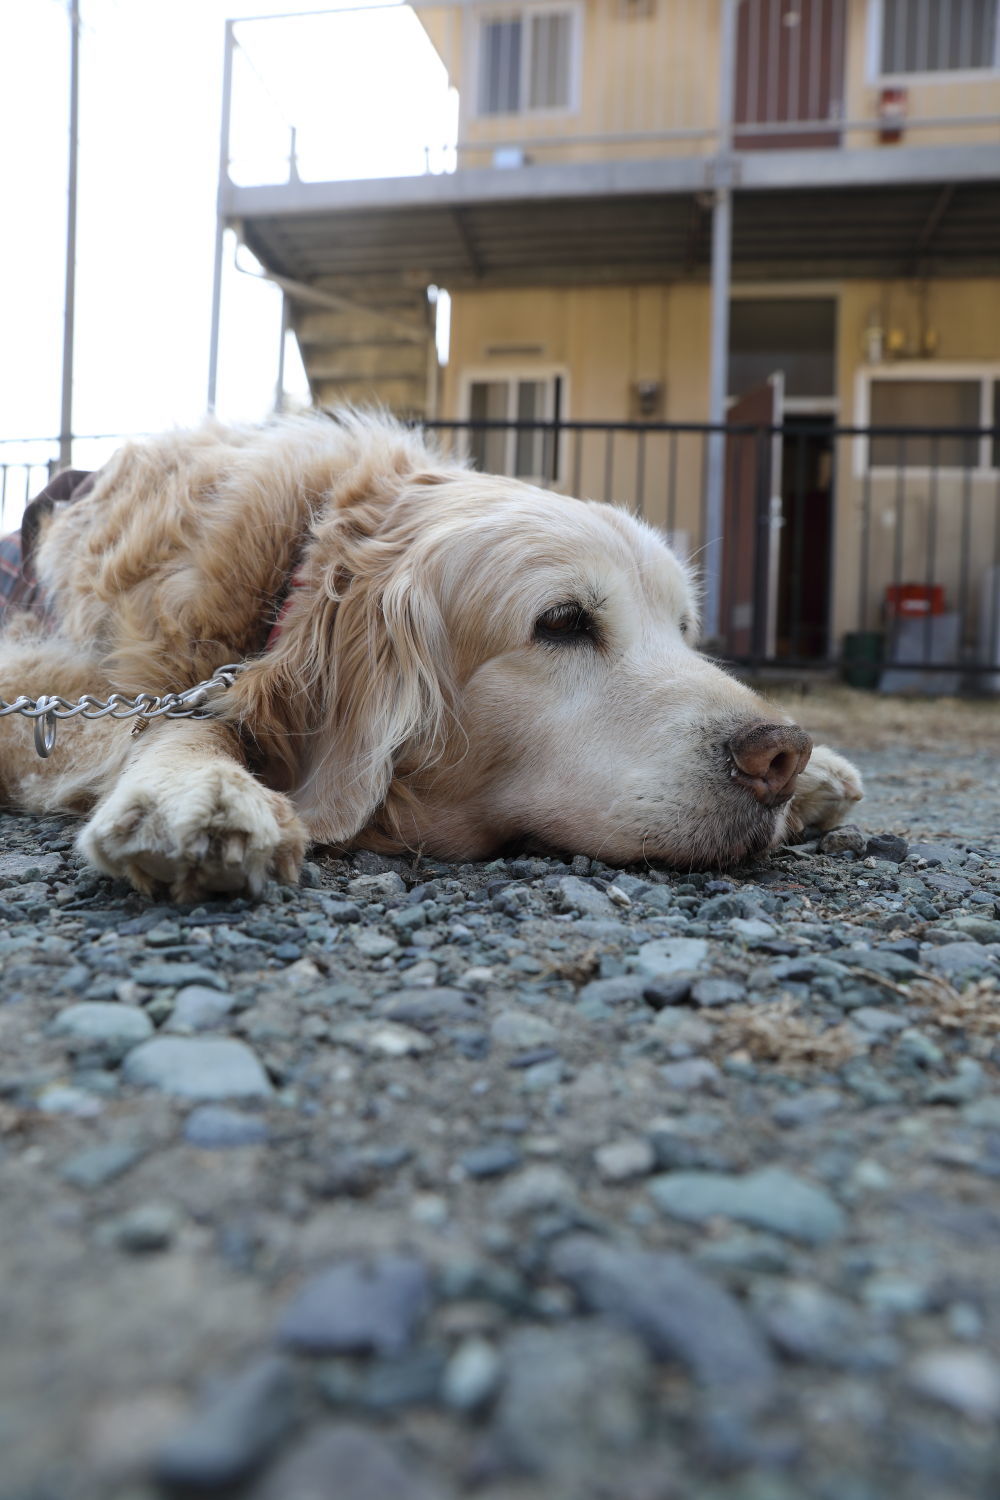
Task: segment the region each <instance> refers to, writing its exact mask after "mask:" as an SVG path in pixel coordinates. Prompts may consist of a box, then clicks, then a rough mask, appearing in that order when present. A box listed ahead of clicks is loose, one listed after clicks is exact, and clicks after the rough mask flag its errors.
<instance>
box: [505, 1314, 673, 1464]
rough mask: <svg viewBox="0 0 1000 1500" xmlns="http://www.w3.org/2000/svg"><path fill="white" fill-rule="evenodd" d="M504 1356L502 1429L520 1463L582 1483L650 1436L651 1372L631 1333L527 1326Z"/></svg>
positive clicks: (510, 1456)
mask: <svg viewBox="0 0 1000 1500" xmlns="http://www.w3.org/2000/svg"><path fill="white" fill-rule="evenodd" d="M502 1361H503V1386H502V1389H501V1392H500V1397H499V1400H498V1402H497V1412H496V1428H495V1430H496V1435H497V1440H498V1442H499V1444H500V1447H501V1451H502V1453H503V1454H504V1457H505V1458H506V1460H507V1462H508V1463H509V1464H511V1465H512V1466H514V1467H515V1468H519V1469H524V1470H527V1471H528V1472H529V1473H535V1474H551V1475H553V1476H556V1475H558V1479H559V1482H560V1485H564V1484H567V1483H569V1482H571V1481H573V1480H574V1479H575V1480H577V1481H582V1480H583V1479H584V1478H585V1477H586V1476H587V1475H588V1473H589V1472H590V1471H592V1469H593V1466H594V1464H595V1463H597V1462H603V1461H606V1458H607V1455H608V1453H609V1452H610V1453H615V1452H618V1453H625V1452H628V1451H629V1450H631V1449H632V1448H633V1447H634V1445H635V1444H636V1443H638V1442H639V1441H640V1439H641V1438H642V1436H643V1433H644V1431H645V1427H646V1421H647V1413H646V1407H647V1402H648V1399H649V1381H650V1372H649V1365H648V1359H647V1356H646V1354H645V1352H644V1350H643V1348H642V1346H641V1345H640V1344H639V1343H638V1342H637V1341H636V1339H635V1338H633V1337H632V1336H631V1335H630V1334H628V1333H624V1332H621V1331H619V1330H615V1329H608V1328H605V1327H601V1326H597V1325H592V1324H588V1323H575V1324H571V1325H569V1326H568V1327H563V1328H551V1329H542V1328H519V1329H517V1330H516V1331H515V1332H514V1333H512V1334H511V1335H510V1336H509V1337H508V1339H507V1342H506V1345H505V1347H504V1350H503V1356H502Z"/></svg>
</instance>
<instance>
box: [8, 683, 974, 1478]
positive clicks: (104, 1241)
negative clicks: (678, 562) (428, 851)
mask: <svg viewBox="0 0 1000 1500" xmlns="http://www.w3.org/2000/svg"><path fill="white" fill-rule="evenodd" d="M853 701H856V700H852V702H853ZM864 702H865V706H864V708H863V710H862V711H861V712H860V713H855V714H854V715H853V718H852V714H850V713H847V714H845V712H844V710H843V703H842V701H841V700H837V702H835V703H834V704H833V705H832V706H831V705H830V704H829V703H826V704H824V703H823V702H816V703H812V704H810V705H807V707H809V708H812V709H813V712H812V713H811V714H810V713H808V712H806V708H800V710H799V711H800V713H801V716H802V717H803V718H804V719H805V720H806V722H809V721H810V718H811V719H812V720H813V722H815V721H816V720H819V721H821V722H820V723H819V725H818V727H820V728H825V727H826V725H825V724H824V723H823V722H822V721H823V719H824V715H826V716H828V717H829V718H830V719H831V721H833V722H836V723H837V725H838V726H839V728H840V730H841V733H840V736H839V743H840V746H841V747H842V748H844V749H847V750H848V751H851V750H854V753H855V758H856V759H857V760H858V762H859V764H860V765H861V766H862V769H863V770H864V771H865V773H866V777H867V779H868V783H869V797H868V800H867V801H866V802H865V803H863V804H862V805H861V811H860V815H859V823H860V825H861V828H862V829H863V831H858V830H857V829H854V830H847V831H846V832H840V833H838V834H835V835H833V836H832V837H828V838H827V839H826V840H824V841H823V842H821V843H816V842H807V843H805V844H804V845H802V846H800V847H798V848H796V849H795V850H793V851H783V852H781V853H779V854H777V855H774V856H771V857H769V858H768V859H766V860H763V861H761V862H759V863H757V864H755V865H754V866H753V867H750V868H743V869H740V870H739V871H737V872H733V871H727V872H718V873H709V874H695V875H687V874H683V873H676V872H667V871H661V870H656V869H652V870H651V869H634V870H630V871H628V872H623V871H617V870H612V869H609V868H606V867H604V866H601V865H598V864H594V863H592V862H591V861H589V860H586V859H577V860H574V861H573V862H572V864H562V863H559V862H557V861H552V860H542V859H537V858H527V857H526V858H523V859H511V860H507V861H496V862H494V863H492V864H489V865H461V866H447V865H443V864H439V863H436V862H433V861H431V862H427V861H425V862H422V863H420V864H419V865H413V864H410V863H405V862H403V861H396V860H388V859H383V858H381V857H377V856H372V855H359V856H355V857H352V858H350V859H336V858H323V857H316V858H315V859H314V860H313V862H311V863H310V864H308V865H307V866H306V870H305V874H304V878H303V882H302V884H301V886H299V887H298V888H296V889H293V890H287V889H273V890H271V891H270V892H269V894H268V896H267V898H266V899H265V900H264V901H263V902H261V903H260V904H258V905H256V906H251V905H249V904H247V903H245V902H243V901H234V902H229V903H223V902H220V903H212V904H206V905H202V906H198V907H194V908H192V907H179V908H177V907H165V906H151V905H149V903H147V902H145V901H143V900H141V899H140V898H138V897H137V896H135V895H133V894H131V893H129V891H128V890H127V889H126V888H124V887H123V886H121V885H118V884H115V883H113V882H110V881H108V880H105V879H104V878H102V877H100V876H98V875H96V874H94V873H92V872H90V871H88V870H84V869H82V868H81V867H80V865H79V863H78V861H77V859H76V857H75V855H74V854H73V851H72V837H73V832H74V824H73V821H72V820H70V819H66V818H47V819H35V818H31V819H29V818H21V817H12V816H7V817H3V818H0V851H2V852H0V962H2V978H0V1049H2V1050H0V1330H2V1335H0V1452H2V1453H3V1455H4V1456H3V1460H2V1463H0V1497H2V1500H152V1497H154V1496H161V1495H168V1496H175V1495H176V1496H186V1495H192V1496H195V1495H201V1494H219V1495H231V1496H234V1497H240V1500H244V1497H246V1500H327V1497H330V1500H334V1497H336V1500H449V1497H455V1496H459V1495H465V1494H470V1493H472V1494H475V1495H477V1496H482V1497H485V1500H501V1497H503V1500H506V1497H508V1496H509V1497H511V1500H588V1497H594V1500H684V1497H692V1500H884V1497H887V1496H892V1497H893V1500H910V1497H913V1500H942V1497H949V1500H952V1497H955V1500H957V1497H966V1496H968V1497H984V1500H985V1497H987V1496H989V1497H993V1496H995V1495H996V1494H997V1493H998V1491H1000V1448H998V1442H997V1432H998V1429H1000V1275H998V1271H997V1254H996V1249H995V1246H996V1242H997V1238H998V1234H1000V1187H998V1179H1000V1080H998V1066H997V1065H998V1062H1000V1007H998V1004H997V974H998V966H1000V826H998V825H1000V816H998V815H1000V793H998V789H997V783H996V771H995V766H996V759H995V754H994V753H993V751H992V750H991V748H990V747H991V744H992V743H993V742H994V740H995V710H993V709H989V710H986V709H982V708H980V709H978V710H977V711H976V714H975V715H973V717H972V718H969V719H967V720H966V719H963V717H962V712H957V713H953V714H951V715H949V714H948V713H947V712H945V713H942V712H940V711H937V710H934V709H930V708H928V709H923V710H913V716H912V718H911V719H908V720H907V723H906V726H905V727H906V729H907V733H908V738H907V739H905V740H902V741H900V740H895V741H892V739H891V733H890V730H891V712H890V711H889V710H885V711H884V712H883V710H882V709H881V708H878V709H876V707H875V706H874V705H873V704H872V700H864ZM898 712H902V710H897V713H898ZM963 712H964V711H963ZM909 713H910V711H909V710H906V714H909ZM880 714H882V718H879V715H880ZM886 714H889V718H888V719H887V718H886V717H885V715H886ZM887 724H888V725H889V728H887V727H886V726H887ZM973 724H974V726H975V728H974V730H972V729H970V728H969V726H970V725H973ZM925 746H930V748H925Z"/></svg>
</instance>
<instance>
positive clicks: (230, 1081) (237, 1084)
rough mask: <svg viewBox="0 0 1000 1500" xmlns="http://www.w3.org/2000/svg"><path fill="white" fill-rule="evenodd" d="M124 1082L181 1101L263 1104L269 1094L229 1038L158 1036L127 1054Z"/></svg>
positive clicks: (251, 1059) (250, 1056) (252, 1060)
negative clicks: (250, 1100) (252, 1101)
mask: <svg viewBox="0 0 1000 1500" xmlns="http://www.w3.org/2000/svg"><path fill="white" fill-rule="evenodd" d="M122 1071H123V1074H124V1077H125V1079H126V1081H127V1082H128V1083H133V1084H138V1085H140V1086H146V1087H148V1088H156V1089H160V1090H161V1091H162V1092H163V1093H165V1094H176V1095H178V1096H180V1097H181V1098H185V1099H248V1098H258V1099H266V1098H268V1097H269V1096H270V1095H271V1093H272V1092H273V1090H272V1088H271V1085H270V1083H269V1081H268V1078H267V1074H266V1073H265V1072H264V1069H263V1068H262V1067H261V1065H260V1062H259V1061H258V1059H257V1057H256V1056H255V1054H254V1053H253V1052H251V1050H250V1048H249V1047H247V1046H246V1045H245V1043H243V1042H238V1041H236V1040H235V1039H234V1038H232V1037H182V1036H157V1037H153V1039H152V1040H151V1041H148V1042H143V1043H142V1045H141V1046H139V1047H136V1048H135V1049H134V1051H132V1052H130V1053H129V1054H128V1057H127V1058H126V1059H125V1064H124V1067H123V1070H122Z"/></svg>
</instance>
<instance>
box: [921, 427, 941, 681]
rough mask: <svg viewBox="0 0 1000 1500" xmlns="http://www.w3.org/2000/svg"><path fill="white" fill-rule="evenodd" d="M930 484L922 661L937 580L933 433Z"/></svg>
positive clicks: (928, 650) (928, 655)
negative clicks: (933, 589) (932, 591)
mask: <svg viewBox="0 0 1000 1500" xmlns="http://www.w3.org/2000/svg"><path fill="white" fill-rule="evenodd" d="M930 461H931V482H930V485H929V488H928V494H927V558H926V562H925V567H924V586H925V588H926V589H927V612H926V614H925V615H924V632H923V633H924V661H927V662H929V661H931V660H932V659H933V655H934V652H933V641H932V633H933V623H932V619H931V598H932V594H931V589H932V588H933V586H934V583H935V581H936V579H937V518H938V477H939V476H938V470H939V465H940V463H941V448H940V438H939V437H938V434H937V433H936V432H935V433H933V434H932V435H931V440H930Z"/></svg>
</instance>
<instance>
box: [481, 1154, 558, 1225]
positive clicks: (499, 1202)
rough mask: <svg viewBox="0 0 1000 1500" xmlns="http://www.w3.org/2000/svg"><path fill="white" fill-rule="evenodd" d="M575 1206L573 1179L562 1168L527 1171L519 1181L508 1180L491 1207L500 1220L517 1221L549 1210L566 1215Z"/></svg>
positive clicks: (529, 1168)
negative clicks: (528, 1215)
mask: <svg viewBox="0 0 1000 1500" xmlns="http://www.w3.org/2000/svg"><path fill="white" fill-rule="evenodd" d="M575 1206H576V1188H575V1186H574V1184H573V1179H572V1178H571V1177H570V1176H569V1174H568V1173H567V1172H564V1171H563V1169H562V1167H556V1166H546V1165H538V1166H531V1167H525V1168H524V1170H523V1171H522V1172H518V1174H517V1176H516V1177H509V1178H508V1179H507V1181H506V1182H505V1183H504V1185H503V1187H501V1188H500V1189H499V1191H498V1192H497V1194H496V1196H495V1197H494V1199H493V1203H492V1209H493V1213H494V1214H495V1215H496V1217H497V1218H500V1219H518V1218H521V1217H522V1216H523V1215H525V1214H536V1213H544V1212H545V1211H547V1210H548V1209H557V1210H563V1211H565V1210H567V1209H572V1208H574V1207H575Z"/></svg>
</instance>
